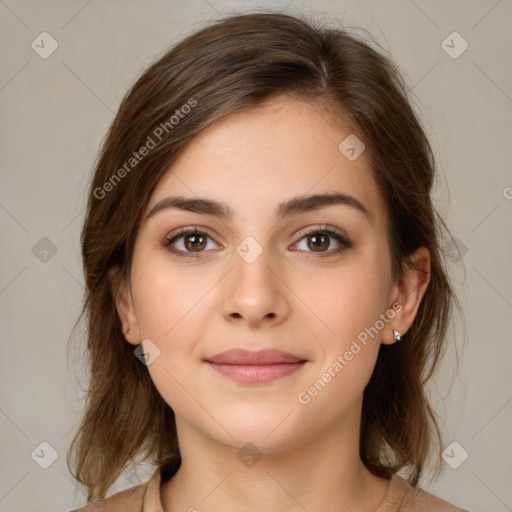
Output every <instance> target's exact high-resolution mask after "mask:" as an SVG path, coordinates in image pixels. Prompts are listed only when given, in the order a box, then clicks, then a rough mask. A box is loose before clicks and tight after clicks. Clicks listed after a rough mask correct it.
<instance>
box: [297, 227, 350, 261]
mask: <svg viewBox="0 0 512 512" xmlns="http://www.w3.org/2000/svg"><path fill="white" fill-rule="evenodd" d="M300 236H301V239H300V240H299V242H297V244H296V245H298V244H299V243H300V242H301V241H302V240H303V239H306V244H305V245H306V248H307V249H311V251H308V250H307V249H306V252H312V253H313V254H315V255H317V256H320V257H326V256H333V255H335V254H339V253H341V252H342V251H345V250H346V249H349V248H350V247H352V246H353V245H354V244H353V242H351V241H350V240H349V239H348V238H347V237H346V236H345V235H343V234H342V233H339V232H338V231H335V230H334V229H330V228H329V227H328V226H322V227H313V228H308V229H307V230H305V231H302V232H301V233H300ZM332 239H334V240H335V243H337V244H338V247H336V248H334V249H332V250H327V249H328V248H329V247H330V246H331V241H332ZM300 250H303V249H300Z"/></svg>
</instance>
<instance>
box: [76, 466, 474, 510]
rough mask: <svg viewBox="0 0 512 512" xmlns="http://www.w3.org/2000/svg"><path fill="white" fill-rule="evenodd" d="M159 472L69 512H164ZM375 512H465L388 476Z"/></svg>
mask: <svg viewBox="0 0 512 512" xmlns="http://www.w3.org/2000/svg"><path fill="white" fill-rule="evenodd" d="M161 470H162V468H161V467H159V468H158V469H157V470H156V471H155V472H154V474H153V476H152V477H151V479H150V480H149V481H148V482H146V483H144V484H140V485H137V486H135V487H130V488H129V489H126V490H124V491H120V492H118V493H116V494H114V495H113V496H110V497H109V498H106V499H104V500H102V501H97V502H96V503H91V504H90V505H86V506H85V507H82V508H79V509H75V510H71V511H70V512H164V509H163V507H162V502H161V501H160V484H161V483H162V473H161ZM376 512H468V511H467V510H464V509H462V508H459V507H456V506H455V505H451V504H450V503H448V502H446V501H444V500H442V499H440V498H437V497H435V496H433V495H432V494H429V493H428V492H426V491H424V490H423V489H420V488H418V487H412V486H411V485H410V484H409V482H408V481H407V480H405V479H404V478H402V477H401V476H399V475H397V474H396V473H395V474H394V475H393V476H392V478H391V481H390V484H389V489H388V492H387V494H386V496H385V498H384V501H383V502H382V503H381V505H380V507H379V508H378V510H377V511H376Z"/></svg>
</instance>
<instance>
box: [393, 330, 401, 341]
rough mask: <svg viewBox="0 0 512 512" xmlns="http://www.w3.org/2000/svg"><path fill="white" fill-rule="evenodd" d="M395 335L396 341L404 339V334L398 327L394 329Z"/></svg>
mask: <svg viewBox="0 0 512 512" xmlns="http://www.w3.org/2000/svg"><path fill="white" fill-rule="evenodd" d="M393 336H394V338H395V340H396V341H401V339H402V335H401V334H400V333H399V332H398V331H397V330H396V329H393Z"/></svg>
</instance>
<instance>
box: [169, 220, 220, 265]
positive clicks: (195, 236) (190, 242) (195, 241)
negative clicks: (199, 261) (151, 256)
mask: <svg viewBox="0 0 512 512" xmlns="http://www.w3.org/2000/svg"><path fill="white" fill-rule="evenodd" d="M209 239H210V240H212V238H211V237H210V235H209V234H208V233H207V232H206V231H203V230H202V229H199V228H197V227H196V226H194V227H193V228H181V229H180V230H179V231H178V233H176V234H174V235H172V236H171V237H169V238H166V239H165V241H164V245H165V247H167V248H168V249H169V250H170V251H171V252H173V253H174V254H177V255H178V256H186V257H193V258H194V257H198V256H200V254H201V253H202V252H204V250H205V248H206V247H207V246H208V240H209ZM177 246H181V247H177ZM194 253H196V254H194Z"/></svg>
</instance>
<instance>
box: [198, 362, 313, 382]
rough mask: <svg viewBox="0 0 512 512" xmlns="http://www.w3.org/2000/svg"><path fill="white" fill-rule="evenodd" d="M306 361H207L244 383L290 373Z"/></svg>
mask: <svg viewBox="0 0 512 512" xmlns="http://www.w3.org/2000/svg"><path fill="white" fill-rule="evenodd" d="M305 362H306V361H301V362H299V363H278V364H265V365H243V364H216V363H208V364H209V365H210V366H211V367H212V368H214V369H215V370H217V371H218V372H219V373H221V374H222V375H224V376H226V377H229V378H230V379H232V380H236V381H237V382H243V383H245V384H264V383H266V382H272V381H274V380H277V379H280V378H282V377H286V376H287V375H291V374H293V373H295V372H296V371H298V370H300V369H301V368H302V367H303V366H304V364H305Z"/></svg>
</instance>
